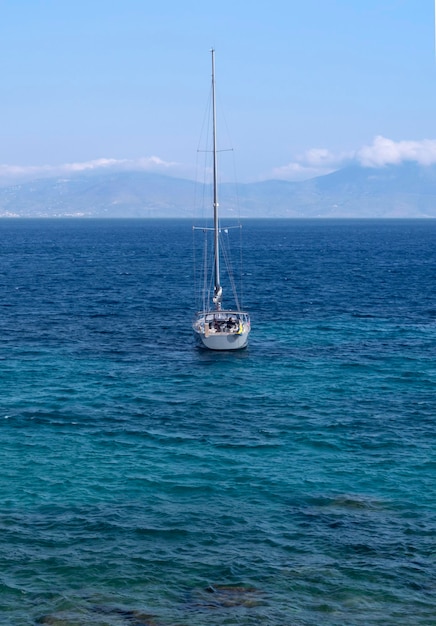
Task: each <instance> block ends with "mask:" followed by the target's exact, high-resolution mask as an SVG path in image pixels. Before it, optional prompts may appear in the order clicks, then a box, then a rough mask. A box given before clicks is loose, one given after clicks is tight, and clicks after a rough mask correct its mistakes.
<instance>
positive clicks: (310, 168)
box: [269, 135, 436, 181]
mask: <svg viewBox="0 0 436 626" xmlns="http://www.w3.org/2000/svg"><path fill="white" fill-rule="evenodd" d="M406 162H415V163H417V164H419V165H422V166H428V165H433V164H434V163H436V140H435V139H423V140H421V141H413V140H403V141H394V140H393V139H388V138H387V137H383V136H382V135H378V136H377V137H375V138H374V140H373V142H372V143H371V144H369V145H366V146H363V147H361V148H359V149H358V150H355V151H354V152H347V153H345V152H343V153H338V154H335V153H333V152H331V151H330V150H327V149H325V148H312V149H311V150H307V151H306V152H304V153H303V154H301V155H298V156H297V158H296V159H295V160H294V161H291V162H290V163H288V164H287V165H284V166H282V167H278V168H275V169H274V170H273V171H272V172H271V173H270V175H269V177H270V178H278V179H282V180H294V181H297V180H306V179H308V178H313V177H315V176H323V175H325V174H330V173H331V172H334V171H336V170H338V169H341V168H342V167H345V166H347V165H350V164H353V163H354V164H358V165H361V166H362V167H371V168H380V167H385V166H387V165H400V164H401V163H406Z"/></svg>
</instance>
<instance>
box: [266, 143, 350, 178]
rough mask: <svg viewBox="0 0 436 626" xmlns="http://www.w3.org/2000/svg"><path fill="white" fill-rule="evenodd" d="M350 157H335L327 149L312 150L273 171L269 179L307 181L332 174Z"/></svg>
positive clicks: (342, 155)
mask: <svg viewBox="0 0 436 626" xmlns="http://www.w3.org/2000/svg"><path fill="white" fill-rule="evenodd" d="M348 158H349V155H345V154H340V155H335V154H333V153H332V152H330V150H327V149H326V148H311V149H310V150H306V152H304V153H303V154H300V155H298V156H297V157H296V159H295V161H291V162H290V163H288V164H287V165H283V166H281V167H277V168H275V169H273V170H272V172H270V173H269V174H268V176H267V178H275V179H279V180H292V181H298V180H307V179H308V178H314V177H315V176H323V175H324V174H330V172H334V171H335V170H337V169H339V168H340V167H342V164H343V163H344V162H345V161H346V159H348Z"/></svg>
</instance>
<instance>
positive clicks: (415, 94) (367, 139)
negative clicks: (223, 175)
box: [0, 0, 436, 182]
mask: <svg viewBox="0 0 436 626" xmlns="http://www.w3.org/2000/svg"><path fill="white" fill-rule="evenodd" d="M435 2H436V0H269V2H258V3H257V2H248V0H231V1H230V0H221V1H220V2H216V3H210V2H204V1H201V2H200V1H197V0H183V2H181V1H180V0H159V2H151V0H74V1H72V0H70V1H66V0H65V1H64V0H0V76H1V80H0V181H3V182H4V181H8V182H10V181H13V180H20V179H21V178H23V177H26V176H31V177H33V178H35V177H38V176H47V175H51V174H54V175H66V174H68V173H69V172H74V171H75V172H80V171H90V170H96V171H97V170H100V169H101V170H108V169H111V168H112V169H117V168H121V169H130V168H133V169H143V170H149V171H155V172H160V173H164V174H168V175H171V176H180V177H186V178H192V177H194V175H195V168H196V162H197V149H198V145H199V138H200V135H201V128H202V123H203V119H204V114H205V109H206V106H207V100H208V96H209V93H210V75H211V69H210V50H211V48H212V47H213V48H214V49H215V50H216V78H217V99H218V108H219V110H220V111H221V110H223V111H224V113H223V119H225V124H222V126H221V127H222V128H223V127H224V126H225V130H226V137H227V135H228V137H229V142H230V143H231V147H232V148H233V150H234V153H235V163H236V170H237V176H238V180H239V182H252V181H260V180H267V179H272V178H275V179H283V180H290V181H292V180H303V179H306V178H311V177H313V176H317V175H322V174H325V173H329V172H331V171H334V170H336V169H339V168H341V167H344V166H346V165H348V164H350V163H356V162H357V163H359V164H361V165H363V166H365V167H383V166H385V165H386V164H389V163H401V162H402V161H404V160H412V161H417V162H419V163H422V164H431V163H436V47H435ZM219 129H220V126H219ZM220 136H221V135H220ZM225 147H227V145H226V146H225ZM225 167H226V166H224V168H225Z"/></svg>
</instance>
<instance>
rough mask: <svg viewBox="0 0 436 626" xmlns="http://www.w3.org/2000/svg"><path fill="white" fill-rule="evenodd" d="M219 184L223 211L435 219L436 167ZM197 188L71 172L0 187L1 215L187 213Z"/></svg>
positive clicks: (127, 175) (128, 175) (175, 181)
mask: <svg viewBox="0 0 436 626" xmlns="http://www.w3.org/2000/svg"><path fill="white" fill-rule="evenodd" d="M237 191H238V193H237V200H236V196H235V194H234V186H232V185H228V184H223V185H222V186H221V187H220V206H221V209H222V214H223V215H224V216H231V215H235V214H240V215H241V216H242V217H311V218H315V217H331V218H340V217H364V218H386V217H402V218H416V217H435V218H436V166H428V167H421V166H418V165H417V164H415V163H405V164H402V165H398V166H388V167H383V168H379V169H375V168H363V167H360V166H350V167H347V168H344V169H342V170H339V171H337V172H334V173H332V174H328V175H326V176H320V177H318V178H312V179H311V180H306V181H303V182H286V181H279V180H269V181H264V182H258V183H250V184H242V185H239V186H238V190H237ZM196 194H197V195H198V186H196V184H195V183H194V182H193V181H191V180H185V179H180V178H172V177H170V176H164V175H160V174H151V173H147V172H138V171H130V172H111V173H108V172H106V173H103V174H102V173H101V171H100V173H86V174H76V175H74V176H70V177H68V178H45V179H39V180H35V181H32V182H27V183H23V184H20V185H14V186H9V187H3V188H0V217H98V218H102V217H192V216H193V215H194V204H195V197H196Z"/></svg>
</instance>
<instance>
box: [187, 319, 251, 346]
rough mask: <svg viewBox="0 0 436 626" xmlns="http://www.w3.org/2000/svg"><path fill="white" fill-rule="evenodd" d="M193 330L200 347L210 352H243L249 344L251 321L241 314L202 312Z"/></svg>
mask: <svg viewBox="0 0 436 626" xmlns="http://www.w3.org/2000/svg"><path fill="white" fill-rule="evenodd" d="M193 329H194V333H195V335H196V338H197V341H198V343H199V345H200V346H202V347H204V348H207V349H208V350H241V349H242V348H245V347H246V346H247V343H248V335H249V333H250V320H249V318H248V315H247V314H246V313H241V312H235V311H220V312H215V311H210V312H206V313H203V312H202V313H198V315H197V318H196V319H195V321H194V323H193Z"/></svg>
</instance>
